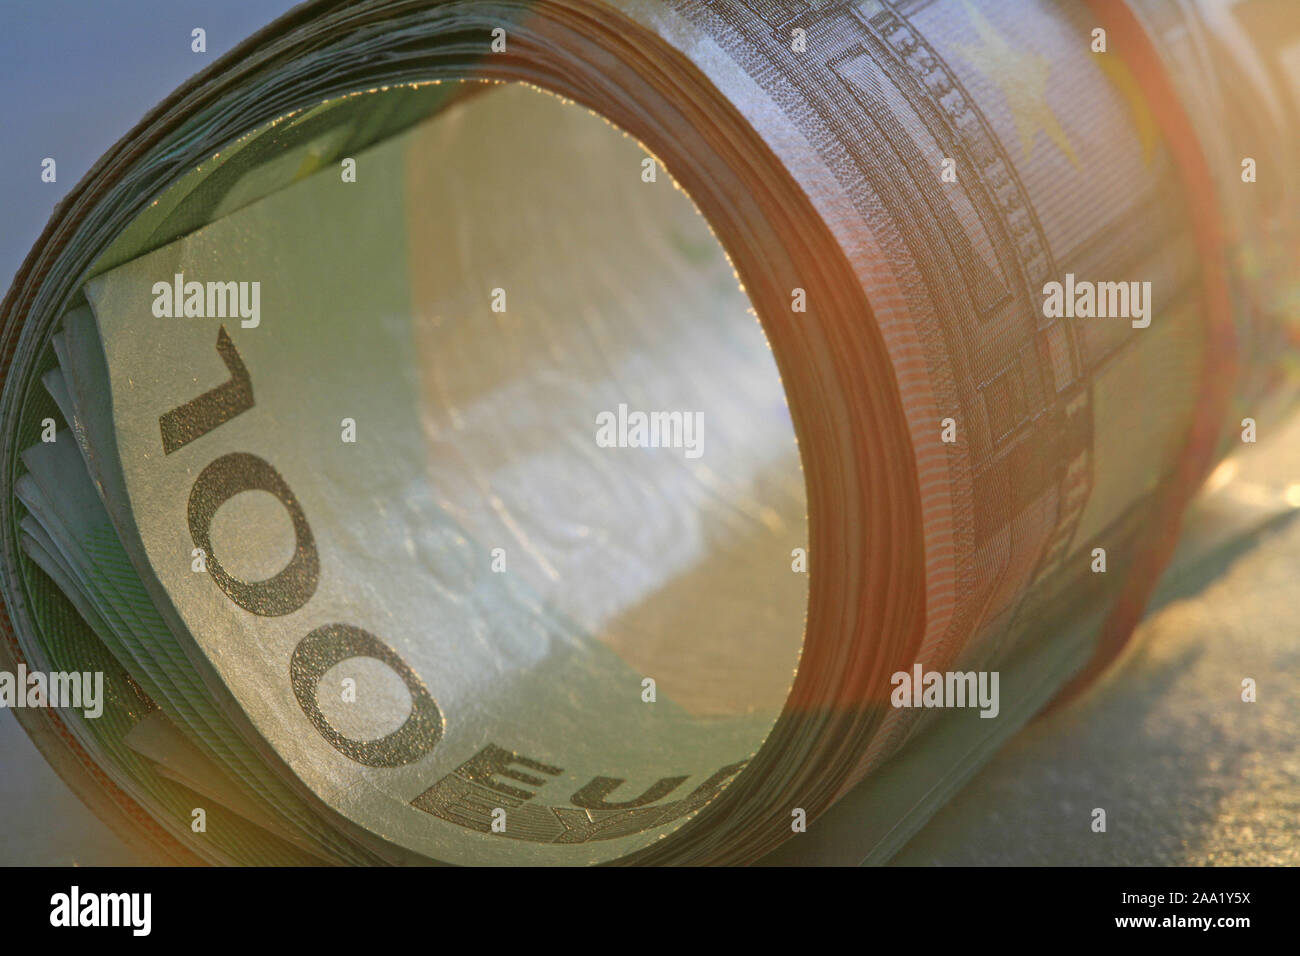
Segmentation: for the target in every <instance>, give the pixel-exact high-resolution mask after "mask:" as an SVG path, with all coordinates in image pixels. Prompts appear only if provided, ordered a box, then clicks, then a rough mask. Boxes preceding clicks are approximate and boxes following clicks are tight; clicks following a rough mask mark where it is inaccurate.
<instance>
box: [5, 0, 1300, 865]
mask: <svg viewBox="0 0 1300 956" xmlns="http://www.w3.org/2000/svg"><path fill="white" fill-rule="evenodd" d="M1271 16H1273V17H1275V18H1281V19H1282V20H1287V22H1290V21H1292V20H1294V19H1295V18H1296V14H1294V13H1293V12H1290V11H1283V10H1281V9H1280V8H1279V9H1277V10H1274V11H1273V12H1272V14H1271ZM1276 25H1277V24H1275V23H1273V22H1272V21H1269V20H1267V19H1260V18H1257V19H1256V20H1253V21H1247V20H1239V19H1237V18H1235V15H1234V14H1233V13H1231V12H1230V11H1229V10H1228V9H1227V8H1226V7H1224V8H1220V7H1218V6H1216V5H1215V4H1207V5H1205V6H1204V9H1198V10H1197V11H1195V12H1193V11H1190V10H1179V11H1174V10H1171V9H1168V8H1166V7H1165V6H1163V5H1158V4H1150V5H1147V4H1142V3H1137V4H1133V5H1132V6H1128V5H1124V4H1120V3H1115V2H1096V3H1091V4H1088V5H1075V6H1069V7H1055V6H1050V7H1049V6H1046V5H1045V6H1044V7H1043V8H1041V9H1040V8H1038V7H1029V6H1026V7H1022V6H1020V5H1015V7H1014V9H1013V8H1012V5H1004V4H989V3H975V2H964V0H963V2H937V3H929V4H918V3H906V2H897V3H893V2H886V0H863V2H857V3H801V2H775V0H752V2H748V3H742V2H738V0H719V2H712V3H708V2H699V0H674V2H670V3H660V2H652V0H609V2H595V0H583V2H578V0H539V2H527V3H525V2H487V0H484V2H469V0H466V2H448V3H409V2H362V3H347V4H344V3H333V2H326V3H307V4H304V5H303V6H302V7H299V8H297V9H296V10H294V11H293V12H291V13H290V14H288V15H287V16H285V17H284V18H282V19H281V20H279V21H277V22H276V23H274V24H272V25H271V26H269V27H267V28H266V29H265V30H263V31H262V32H260V33H259V34H257V35H256V36H254V37H252V38H250V39H249V40H248V41H246V42H245V43H244V44H243V45H241V46H240V47H239V48H238V49H236V50H235V51H233V52H232V53H231V54H230V55H228V56H226V57H224V58H222V59H221V60H220V61H219V62H217V63H216V64H214V65H213V66H212V67H211V68H210V69H209V70H207V71H205V72H204V73H202V74H200V75H199V76H198V77H196V78H195V79H194V80H193V81H191V82H190V83H188V84H186V85H185V86H184V87H182V88H181V89H179V90H178V91H176V93H174V94H173V95H172V96H171V97H169V98H168V99H167V100H166V101H165V102H164V103H162V104H161V105H160V106H159V107H158V108H156V109H155V110H154V111H153V112H152V113H151V114H150V115H149V116H147V117H146V118H145V119H144V120H143V121H142V123H141V124H140V125H139V126H138V127H137V128H136V129H135V130H134V131H132V132H131V133H130V134H129V135H128V136H127V137H126V138H124V139H123V140H122V141H121V142H120V143H118V144H117V145H116V146H115V147H114V148H113V149H112V150H111V151H110V152H109V153H108V154H107V155H106V156H105V157H104V158H103V159H102V160H101V161H100V162H99V163H98V164H97V165H96V167H95V168H94V169H93V170H92V171H91V173H90V174H89V175H88V176H87V177H86V179H85V180H83V181H82V182H81V183H80V184H79V185H78V186H77V187H76V188H75V189H74V190H73V191H72V193H71V194H70V195H69V197H68V198H67V200H65V201H64V202H63V203H62V204H61V205H60V207H59V208H58V209H57V210H56V213H55V215H54V217H53V219H52V220H51V222H50V224H49V226H48V227H47V228H46V232H45V234H44V235H43V236H42V238H41V240H40V242H39V243H38V244H37V246H36V248H35V249H34V250H33V251H32V253H31V254H30V255H29V257H28V259H27V261H26V262H25V263H24V265H23V268H22V270H21V271H20V273H19V275H18V277H17V279H16V281H15V283H14V285H13V287H12V289H11V290H10V292H9V294H8V296H7V297H6V299H5V302H4V306H3V316H2V317H0V318H2V321H3V331H2V333H0V334H3V348H2V349H0V354H3V357H4V358H3V362H4V364H3V377H4V390H3V395H2V397H0V420H3V422H4V428H3V432H2V433H0V440H2V441H3V442H4V450H3V455H0V467H2V468H3V469H4V470H3V474H2V475H0V481H2V482H3V486H4V489H5V494H4V495H2V496H0V536H2V538H3V545H2V551H0V566H2V567H3V577H2V579H0V583H2V584H3V590H4V594H5V610H6V615H7V621H6V622H5V624H6V626H5V627H4V629H3V630H4V634H5V640H4V641H3V642H0V658H3V661H4V663H5V665H6V666H9V667H10V668H11V670H12V669H17V668H19V667H21V668H23V669H24V671H25V672H28V673H33V674H43V675H47V677H48V684H47V685H46V687H47V690H46V694H47V696H49V697H51V698H54V697H57V696H58V695H57V694H56V693H55V691H54V688H55V686H56V676H55V675H64V676H63V677H61V678H58V680H60V681H61V684H60V685H59V686H60V688H61V690H60V693H63V694H64V697H65V699H63V700H57V699H52V700H50V701H49V703H52V704H56V705H63V706H60V707H58V708H57V709H56V708H44V707H35V708H31V709H22V710H17V711H16V713H18V714H19V715H20V719H22V721H23V723H24V726H25V727H26V728H27V729H28V731H29V733H31V735H32V736H33V738H34V739H35V740H36V741H37V743H38V744H39V745H40V746H41V748H42V750H43V752H44V753H45V754H46V755H47V757H48V758H49V759H50V761H51V763H52V764H54V766H55V767H56V768H57V769H59V770H60V772H61V773H62V774H63V775H64V776H65V778H66V779H68V780H69V781H70V782H71V783H72V784H73V785H74V787H75V788H76V789H77V790H78V792H79V793H80V794H81V795H82V796H83V798H84V799H85V800H86V801H87V802H88V803H89V804H90V805H91V806H92V807H93V808H95V809H96V810H97V811H98V812H99V813H100V814H101V815H102V816H103V817H104V818H105V819H106V820H107V821H108V822H110V823H111V824H113V825H115V826H117V827H119V828H122V829H126V830H129V831H130V832H131V833H143V834H147V835H148V837H149V838H150V843H151V845H153V846H154V847H155V848H156V849H157V851H158V853H159V855H160V858H161V859H166V860H171V861H176V862H197V861H208V862H218V863H256V864H300V863H322V862H325V863H354V864H369V863H385V862H387V863H421V862H445V863H456V864H476V863H486V864H504V863H513V862H521V863H529V864H547V863H554V864H586V863H604V862H615V861H622V862H634V863H635V862H641V863H742V862H753V861H757V860H759V859H762V858H764V857H768V858H769V859H772V858H773V857H770V856H769V854H771V853H772V851H774V850H777V848H778V847H781V845H782V844H783V842H784V841H786V840H787V838H789V837H791V836H792V835H795V834H799V833H802V832H804V831H805V830H806V828H807V827H808V825H809V822H810V821H812V822H813V824H814V825H815V821H816V820H817V819H818V818H819V817H820V816H821V815H822V813H823V811H825V810H826V809H828V808H829V807H831V806H832V804H834V803H835V802H836V801H837V800H838V799H840V798H841V797H843V796H844V795H846V794H847V793H849V792H850V791H851V790H854V789H855V788H859V789H858V792H859V793H861V792H862V791H861V789H860V788H861V787H864V786H871V787H874V788H875V789H873V790H871V791H870V799H869V800H866V801H864V802H865V803H866V804H867V809H866V810H865V811H864V813H865V814H866V815H867V816H868V817H869V819H864V820H861V821H859V822H860V823H861V826H859V827H857V828H856V831H855V834H853V835H846V836H844V838H843V839H838V838H837V843H838V845H839V847H840V850H839V853H840V854H841V856H843V855H848V856H850V857H852V859H854V860H855V861H860V860H863V859H866V860H871V861H876V860H881V859H884V858H887V857H888V855H889V854H890V853H892V852H893V851H894V850H895V849H897V847H898V846H900V845H901V843H902V842H903V841H904V840H905V839H906V838H907V836H908V835H910V834H911V833H913V832H914V831H915V829H916V828H917V827H918V826H919V825H920V824H921V823H923V822H924V820H925V819H926V818H927V817H928V815H929V814H931V813H933V811H934V810H935V809H937V807H938V806H939V805H940V803H941V801H942V800H943V799H944V798H945V796H946V795H947V794H949V793H951V792H952V790H953V789H954V788H955V787H956V786H957V785H959V784H960V782H961V781H962V780H963V779H965V777H966V776H968V775H969V774H970V773H971V772H973V770H974V769H975V768H976V767H978V765H979V764H980V762H982V761H983V760H984V759H987V757H988V756H989V755H990V754H991V753H992V752H993V751H994V750H995V749H996V747H997V746H998V745H999V744H1000V743H1001V742H1002V741H1004V740H1006V739H1007V737H1008V736H1010V735H1011V734H1012V733H1014V732H1015V730H1016V729H1018V728H1019V727H1020V726H1022V725H1023V724H1024V722H1025V721H1026V720H1028V719H1030V718H1031V717H1032V716H1033V714H1034V713H1036V712H1037V711H1038V710H1040V709H1041V708H1042V707H1043V706H1045V705H1047V704H1048V703H1049V702H1050V701H1052V700H1053V699H1056V700H1058V701H1060V700H1064V699H1068V698H1069V696H1071V695H1073V694H1074V693H1076V692H1077V691H1078V690H1079V689H1080V688H1082V687H1084V686H1086V685H1087V683H1088V682H1089V681H1091V680H1092V679H1093V678H1094V677H1095V676H1096V674H1098V673H1099V672H1100V671H1101V670H1102V668H1104V666H1105V665H1106V664H1107V663H1108V662H1109V661H1110V660H1111V659H1112V658H1113V656H1114V655H1115V653H1116V652H1117V651H1118V649H1119V648H1120V646H1122V643H1123V640H1124V638H1125V637H1126V636H1127V634H1128V633H1129V631H1131V629H1132V627H1133V626H1134V625H1135V624H1136V623H1137V621H1138V619H1139V618H1140V616H1141V613H1142V609H1143V606H1144V602H1145V600H1146V598H1147V596H1148V594H1149V592H1150V589H1151V587H1152V585H1153V583H1154V581H1155V578H1156V576H1157V575H1158V573H1159V572H1160V570H1161V568H1162V567H1163V565H1164V564H1165V562H1166V561H1167V560H1168V557H1169V553H1170V549H1171V548H1172V545H1173V541H1174V538H1175V536H1176V534H1177V530H1178V521H1179V517H1180V515H1181V514H1182V512H1183V510H1184V507H1185V505H1186V502H1187V500H1188V499H1189V497H1190V496H1191V495H1192V493H1193V492H1194V491H1195V489H1196V487H1197V486H1198V484H1199V482H1200V481H1201V479H1202V477H1203V476H1204V475H1205V474H1206V473H1207V471H1208V469H1209V468H1210V466H1211V465H1212V464H1213V463H1214V462H1215V461H1216V460H1217V459H1218V458H1220V457H1222V455H1223V454H1225V453H1226V451H1227V449H1228V448H1229V447H1230V446H1231V444H1232V443H1234V442H1236V441H1237V440H1238V431H1237V425H1236V423H1237V421H1238V420H1241V419H1249V420H1250V421H1251V425H1250V428H1251V429H1252V436H1253V429H1254V427H1255V422H1256V420H1264V419H1265V418H1266V417H1267V416H1268V415H1269V414H1270V410H1271V408H1272V407H1273V406H1275V405H1277V404H1279V403H1281V402H1283V401H1286V400H1289V399H1290V397H1291V396H1292V395H1293V393H1294V387H1293V382H1292V380H1291V379H1290V378H1289V377H1288V369H1287V366H1286V364H1285V356H1286V355H1287V354H1288V351H1289V350H1290V351H1292V352H1293V346H1294V344H1295V335H1294V329H1293V326H1292V325H1289V324H1288V321H1287V316H1286V314H1285V305H1286V303H1287V302H1288V301H1294V296H1295V282H1296V278H1297V276H1296V270H1295V264H1294V262H1293V261H1292V260H1291V259H1290V258H1289V254H1290V253H1291V252H1292V251H1293V250H1294V248H1295V243H1296V238H1297V237H1296V236H1295V235H1294V230H1295V228H1296V223H1297V221H1300V220H1298V219H1297V217H1296V215H1295V211H1296V192H1295V183H1294V181H1293V179H1294V176H1295V172H1296V171H1295V169H1294V168H1293V167H1288V165H1287V164H1286V162H1285V161H1284V160H1283V159H1281V158H1280V157H1283V156H1285V155H1287V150H1288V149H1289V148H1290V146H1291V145H1294V144H1290V143H1289V138H1293V137H1294V133H1293V130H1295V129H1296V128H1297V126H1296V124H1295V122H1294V120H1295V110H1296V89H1295V88H1294V86H1293V85H1288V82H1287V81H1286V80H1285V73H1284V71H1283V70H1282V69H1281V67H1280V65H1279V63H1280V58H1281V56H1282V52H1281V51H1280V50H1275V49H1273V47H1271V46H1269V45H1268V44H1266V43H1265V42H1264V40H1265V38H1266V37H1267V36H1268V35H1269V32H1270V30H1271V29H1272V28H1274V27H1275V26H1276ZM1184 35H1194V36H1197V37H1198V38H1200V39H1201V40H1203V41H1204V42H1202V43H1200V44H1199V45H1198V44H1181V43H1176V42H1174V41H1173V40H1172V39H1171V38H1173V37H1176V36H1184ZM1207 78H1212V79H1207ZM1244 102H1250V103H1253V104H1255V105H1257V106H1258V109H1253V110H1250V111H1247V110H1242V109H1240V108H1238V107H1239V106H1240V105H1241V104H1242V103H1244ZM1266 145H1267V147H1268V149H1270V150H1272V152H1269V153H1265V152H1264V150H1265V148H1266ZM1247 150H1249V151H1250V153H1249V156H1248V158H1249V159H1250V164H1249V170H1250V176H1249V178H1248V177H1247V172H1246V171H1247V164H1246V163H1245V161H1244V160H1243V157H1246V156H1247ZM1257 166H1258V167H1260V168H1267V169H1268V170H1269V175H1268V176H1267V177H1265V176H1263V175H1262V174H1261V175H1260V177H1259V180H1260V181H1259V182H1255V174H1254V170H1255V169H1256V167H1257ZM1266 179H1267V181H1265V180H1266ZM1243 427H1244V423H1243ZM91 674H102V675H103V676H102V682H103V694H102V702H103V708H102V713H99V714H93V713H92V711H91V709H90V708H89V707H86V706H82V705H83V704H84V703H85V701H80V702H78V701H71V702H70V701H69V700H67V699H66V697H67V693H68V690H69V688H71V687H72V686H73V685H74V684H75V683H76V680H80V679H81V678H80V677H79V676H78V675H84V676H86V678H87V679H89V676H88V675H91ZM74 677H75V678H76V680H73V678H74ZM36 703H40V701H36ZM794 843H795V844H797V843H798V841H797V840H796V841H794ZM792 845H793V844H792ZM790 852H791V851H790V849H789V848H788V847H785V848H782V849H781V850H780V851H778V854H785V855H786V856H784V857H782V856H780V855H778V856H777V857H776V859H788V858H789V856H788V855H789V853H790ZM814 862H815V860H814Z"/></svg>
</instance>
